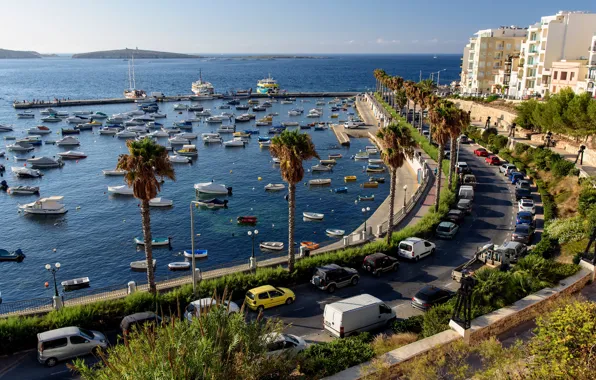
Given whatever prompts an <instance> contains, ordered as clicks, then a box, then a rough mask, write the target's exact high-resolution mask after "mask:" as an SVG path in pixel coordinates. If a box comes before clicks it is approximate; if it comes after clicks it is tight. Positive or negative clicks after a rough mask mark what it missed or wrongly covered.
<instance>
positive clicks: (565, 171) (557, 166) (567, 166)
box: [551, 159, 575, 177]
mask: <svg viewBox="0 0 596 380" xmlns="http://www.w3.org/2000/svg"><path fill="white" fill-rule="evenodd" d="M573 168H575V164H574V163H573V162H571V161H567V160H565V159H561V160H557V161H555V162H554V163H552V164H551V171H552V172H553V174H554V175H555V176H557V177H566V176H568V175H569V174H570V173H571V170H573Z"/></svg>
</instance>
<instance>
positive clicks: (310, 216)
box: [302, 212, 325, 220]
mask: <svg viewBox="0 0 596 380" xmlns="http://www.w3.org/2000/svg"><path fill="white" fill-rule="evenodd" d="M302 216H303V217H304V218H305V219H310V220H323V218H324V217H325V214H319V213H316V212H303V213H302Z"/></svg>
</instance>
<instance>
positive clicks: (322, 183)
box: [308, 178, 331, 186]
mask: <svg viewBox="0 0 596 380" xmlns="http://www.w3.org/2000/svg"><path fill="white" fill-rule="evenodd" d="M308 184H309V185H310V186H325V185H330V184H331V178H317V179H311V180H310V181H308Z"/></svg>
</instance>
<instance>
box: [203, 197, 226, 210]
mask: <svg viewBox="0 0 596 380" xmlns="http://www.w3.org/2000/svg"><path fill="white" fill-rule="evenodd" d="M197 204H198V205H199V206H203V207H208V208H227V207H228V200H227V199H223V200H222V199H218V198H212V199H202V200H198V201H197Z"/></svg>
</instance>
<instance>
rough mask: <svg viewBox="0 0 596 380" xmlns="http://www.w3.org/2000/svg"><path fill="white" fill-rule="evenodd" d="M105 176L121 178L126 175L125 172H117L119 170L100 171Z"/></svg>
mask: <svg viewBox="0 0 596 380" xmlns="http://www.w3.org/2000/svg"><path fill="white" fill-rule="evenodd" d="M101 172H102V173H103V175H105V176H121V175H126V170H119V169H112V170H110V169H106V170H102V171H101Z"/></svg>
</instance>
